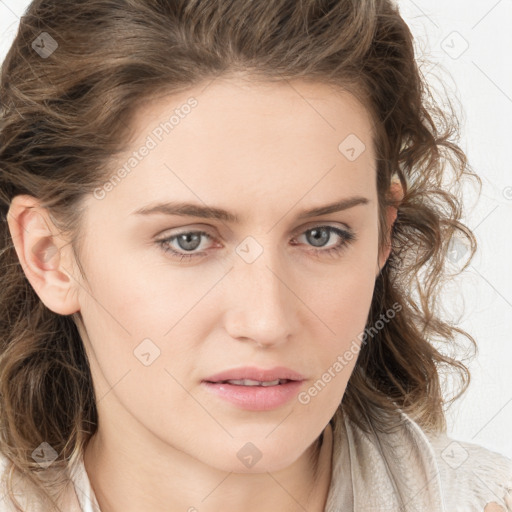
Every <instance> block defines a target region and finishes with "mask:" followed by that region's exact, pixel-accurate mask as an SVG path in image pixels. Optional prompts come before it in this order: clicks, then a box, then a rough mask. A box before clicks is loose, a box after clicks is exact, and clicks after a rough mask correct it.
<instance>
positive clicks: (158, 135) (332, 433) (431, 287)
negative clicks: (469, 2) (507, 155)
mask: <svg viewBox="0 0 512 512" xmlns="http://www.w3.org/2000/svg"><path fill="white" fill-rule="evenodd" d="M0 87H1V95H2V98H3V112H2V121H1V147H0V191H1V195H0V197H1V208H2V214H3V218H4V220H5V222H4V223H3V224H2V229H3V241H4V242H3V247H2V252H1V261H0V267H1V272H2V285H3V286H2V292H1V294H0V304H1V309H2V315H1V320H0V340H1V359H0V391H1V393H0V397H1V404H0V405H1V407H0V410H1V411H2V412H1V416H0V421H1V437H0V439H1V441H0V452H1V453H2V463H3V479H4V480H3V483H4V487H3V489H4V500H3V501H2V502H1V504H0V510H45V511H46V510H66V511H67V510H77V511H80V510H82V511H88V512H90V511H93V510H96V511H98V510H101V512H118V511H123V512H126V511H132V510H133V511H135V510H137V511H140V510H150V511H155V512H159V511H163V510H166V511H169V510H172V511H177V510H184V511H185V510H188V511H201V512H205V511H206V512H208V511H213V510H223V511H235V510H236V511H238V510H244V511H248V512H251V511H259V510H266V511H269V510H270V511H274V510H275V511H280V512H281V511H285V512H286V511H292V510H293V511H295V510H307V511H310V512H319V511H324V510H325V511H335V510H354V511H363V510H364V511H370V510H372V511H377V510H379V511H383V510H393V511H395V510H396V511H398V510H402V511H420V510H425V511H427V510H428V511H447V512H448V511H450V512H451V511H453V510H460V511H468V512H472V511H479V512H480V511H483V510H485V511H486V512H489V510H491V511H493V510H494V511H496V510H500V511H502V510H506V511H512V461H510V460H508V459H507V458H506V457H503V456H501V455H499V454H497V453H493V452H491V451H489V450H487V449H485V448H483V447H480V446H477V445H473V444H470V443H463V442H458V441H455V440H452V439H450V438H449V437H447V435H446V423H445V418H444V406H445V402H448V401H447V400H445V399H444V397H443V395H442V388H441V385H442V380H441V376H442V375H443V372H444V373H446V372H448V371H451V372H453V374H454V375H455V376H459V377H460V379H461V380H460V383H461V385H460V392H459V395H460V394H462V392H463V391H464V390H465V389H466V387H467V384H468V382H469V374H468V371H467V368H466V367H465V366H464V365H463V364H462V362H460V361H458V360H457V359H456V358H452V357H448V356H447V355H446V354H445V353H441V352H440V351H439V350H437V349H436V348H435V347H434V345H433V343H432V342H433V341H434V340H436V341H441V342H444V343H445V344H446V346H447V347H448V348H450V347H451V345H452V344H453V343H454V336H455V333H461V334H463V335H465V336H466V337H467V338H468V339H469V340H470V341H471V342H474V340H473V339H472V338H471V336H470V335H469V334H467V333H465V332H464V331H462V330H460V329H459V328H457V327H454V326H453V325H451V324H449V323H448V322H445V321H443V320H442V318H440V317H439V316H438V314H437V313H436V305H437V303H438V301H439V299H440V287H441V285H442V284H443V281H444V280H446V277H447V276H446V275H447V274H448V273H449V272H448V270H449V271H450V272H451V271H452V270H453V269H452V268H450V269H448V270H447V268H446V267H447V265H446V260H445V256H446V253H447V249H448V245H449V243H450V242H451V241H453V239H454V237H455V236H456V235H457V236H458V235H463V236H464V237H465V238H466V239H467V240H468V243H469V244H470V246H471V251H472V252H471V256H472V255H473V253H474V251H475V247H476V245H475V239H474V236H473V234H472V232H471V231H470V230H469V229H468V228H467V227H466V226H464V224H462V223H461V222H460V217H461V198H460V197H459V196H458V195H457V194H456V193H455V192H454V191H453V190H450V191H449V188H448V187H447V185H446V183H447V182H446V180H447V179H450V178H451V179H452V180H454V181H459V180H462V179H463V178H469V177H474V178H476V179H477V180H478V176H476V175H475V174H474V173H473V172H472V171H471V170H470V168H469V166H468V164H467V161H466V157H465V155H464V153H463V152H462V150H461V149H460V147H459V146H458V145H457V144H455V142H453V141H451V140H450V137H451V135H452V131H453V127H454V123H455V119H454V118H450V117H448V116H447V115H446V114H445V113H444V112H443V111H442V110H441V109H439V108H438V107H437V106H436V105H435V102H431V101H429V99H428V97H427V96H428V88H427V87H426V84H425V83H424V82H423V81H422V80H421V75H420V73H419V71H418V68H417V65H416V62H415V60H414V51H413V41H412V35H411V33H410V31H409V30H408V27H407V25H406V24H405V23H404V21H403V20H402V18H401V17H400V14H399V12H398V10H397V8H396V7H395V6H394V5H393V4H392V3H391V2H389V1H387V0H368V1H364V2H352V1H348V0H338V1H321V0H301V1H296V0H278V1H274V2H262V1H261V2H260V1H254V0H237V1H236V2H235V1H227V0H204V1H201V2H199V1H197V0H175V1H170V0H155V1H152V2H143V1H141V0H87V1H78V2H59V1H56V0H54V1H44V2H43V1H42V0H36V1H35V2H33V3H32V4H31V6H30V8H29V9H28V11H27V13H26V15H25V16H24V17H23V19H22V20H21V25H20V31H19V33H18V34H17V37H16V39H15V41H14V43H13V45H12V47H11V49H10V51H9V53H8V55H7V58H6V60H5V63H4V66H3V69H2V75H1V84H0ZM434 119H437V120H441V123H440V124H439V125H438V124H436V123H435V122H434ZM442 122H444V123H445V125H444V129H443V130H441V124H442ZM448 164H451V166H450V165H448ZM450 168H451V170H452V171H453V175H449V169H450ZM320 235H321V236H320ZM460 263H463V262H460ZM461 266H462V265H461ZM459 395H457V396H459ZM16 501H18V503H19V505H17V506H16V505H15V502H16ZM2 507H3V508H2Z"/></svg>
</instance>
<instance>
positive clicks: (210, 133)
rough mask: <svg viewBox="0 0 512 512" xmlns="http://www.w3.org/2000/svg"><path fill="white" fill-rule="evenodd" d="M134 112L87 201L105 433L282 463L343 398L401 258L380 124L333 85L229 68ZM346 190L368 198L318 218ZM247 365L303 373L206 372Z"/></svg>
mask: <svg viewBox="0 0 512 512" xmlns="http://www.w3.org/2000/svg"><path fill="white" fill-rule="evenodd" d="M173 116H174V117H173ZM135 123H136V124H135V126H136V133H137V137H136V140H135V139H134V140H133V142H132V143H131V146H130V150H129V151H127V152H126V153H124V154H123V155H122V156H120V157H119V158H118V159H117V160H116V162H114V163H113V164H112V167H111V173H110V174H109V178H108V180H109V181H108V182H107V181H106V182H105V185H104V186H103V187H100V188H98V189H96V190H95V192H94V194H92V195H91V196H89V197H87V200H86V201H85V203H84V204H85V206H86V210H85V216H84V225H83V227H84V230H85V237H84V239H83V244H84V245H83V251H82V253H81V256H80V261H81V264H82V266H83V269H84V271H85V274H86V276H87V281H84V280H80V277H79V275H78V274H77V275H76V279H77V280H79V282H80V284H81V286H77V290H78V300H79V304H80V313H81V316H82V319H83V323H84V325H85V330H84V329H81V334H82V336H83V339H84V342H85V346H86V349H87V353H88V356H89V360H90V364H91V371H92V375H93V380H94V385H95V389H96V398H97V401H98V413H99V419H100V431H101V430H102V429H103V431H104V432H107V431H110V432H111V433H112V434H113V433H116V434H117V435H119V436H121V437H122V438H123V439H126V442H131V443H136V444H137V445H138V446H139V447H140V450H141V451H142V450H144V447H146V448H147V446H149V445H151V446H152V447H153V448H157V447H158V450H160V452H161V453H163V451H165V450H166V449H175V450H179V451H180V452H184V453H185V454H187V455H190V456H192V457H194V458H196V459H198V460H200V461H202V462H204V463H207V464H208V465H210V466H214V467H217V468H221V469H223V470H225V471H237V472H244V471H263V470H265V471H274V470H278V469H280V468H283V467H285V466H287V465H289V464H291V463H293V462H294V461H295V460H297V458H298V457H299V456H300V455H301V454H303V453H304V452H305V450H306V449H307V448H308V447H309V446H310V445H311V443H313V441H314V440H315V439H316V438H317V437H318V436H319V434H320V433H321V432H322V430H323V429H324V427H325V426H326V424H327V423H328V421H329V420H330V419H331V417H332V416H333V414H334V413H335V411H336V409H337V407H338V405H339V404H340V401H341V399H342V397H343V394H344V392H345V388H346V385H347V381H348V379H349V376H350V374H351V372H352V370H353V368H354V365H355V362H356V357H355V356H353V357H352V358H351V357H350V353H351V354H353V355H354V354H355V355H357V352H358V349H359V346H360V344H361V341H360V340H361V334H362V332H363V331H364V328H365V322H366V319H367V315H368V312H369V308H370V303H371V299H372V294H373V290H374V283H375V278H376V276H377V274H378V272H379V270H380V268H379V265H383V264H384V262H385V256H387V255H384V259H382V258H381V260H380V261H379V257H378V208H377V206H378V205H377V190H376V178H375V173H376V168H375V162H374V154H373V149H372V146H371V121H370V119H369V117H368V115H367V113H366V111H365V110H364V109H363V107H362V106H361V105H360V104H358V103H357V102H356V100H355V99H354V98H353V97H352V96H350V95H349V94H347V93H341V92H339V91H338V92H337V93H336V92H335V91H334V90H333V89H331V88H329V87H327V86H326V85H320V84H315V85H313V84H306V83H303V82H283V83H280V84H267V85H255V84H248V83H244V82H242V81H240V80H238V79H237V80H235V79H229V80H228V79H225V80H221V79H217V80H215V81H214V82H213V83H211V84H210V85H209V86H207V87H206V88H205V89H204V90H202V89H201V88H199V87H198V88H196V89H191V90H189V91H187V92H186V93H183V94H178V95H174V96H172V97H167V98H165V99H159V100H158V101H154V102H153V103H151V104H149V105H148V106H147V107H145V108H144V109H142V110H140V111H139V113H138V115H137V116H136V118H135ZM349 198H364V200H361V202H358V201H357V200H356V201H354V202H353V204H348V206H349V207H348V208H346V209H344V210H341V209H340V210H339V211H335V210H336V209H335V208H333V209H332V211H330V212H327V213H325V212H324V213H322V212H321V211H319V212H316V214H312V215H311V216H309V215H308V216H306V215H305V212H308V211H309V210H315V209H319V210H322V208H323V207H325V206H327V205H332V204H334V203H338V202H340V201H346V200H347V199H349ZM178 203H180V205H181V204H182V203H189V204H190V205H194V206H183V205H181V206H179V207H178V206H177V205H178ZM207 208H209V209H210V210H207ZM224 211H225V212H226V213H224ZM141 212H145V213H141ZM172 212H174V213H172ZM204 212H209V213H210V215H205V213H204ZM235 217H236V219H237V220H235ZM338 230H339V231H338ZM180 235H182V236H180ZM164 240H166V241H165V242H163V241H164ZM167 249H168V252H167V251H166V250H167ZM173 251H175V253H174V252H173ZM369 342H371V340H370V341H369ZM247 367H249V368H252V369H253V370H255V371H256V372H257V371H258V370H271V372H270V373H269V374H266V375H259V377H260V378H259V379H258V378H255V377H258V373H256V374H251V373H247V371H246V370H244V368H247ZM277 367H279V368H281V369H279V368H278V369H277V370H276V372H275V373H272V371H273V369H275V368H277ZM283 368H287V369H289V370H290V371H292V372H294V373H293V374H288V373H287V371H286V370H283ZM240 369H241V370H240ZM231 370H233V371H235V370H240V371H241V374H229V373H230V371H231ZM221 372H228V375H221V376H218V377H217V378H216V377H215V376H216V375H218V374H219V373H221ZM251 376H252V377H253V380H257V381H261V380H265V381H272V380H274V379H275V378H281V379H286V378H288V379H289V378H292V377H293V378H294V379H295V380H296V381H295V382H291V383H290V382H289V383H287V384H283V383H281V384H278V385H275V383H270V382H269V384H274V385H269V386H262V385H259V386H257V387H256V386H247V385H240V384H241V383H240V382H239V383H238V384H236V383H232V384H229V383H224V384H219V383H217V384H213V383H210V384H208V383H207V382H206V381H212V382H213V381H217V382H218V381H219V380H226V379H229V378H230V377H231V378H232V379H236V380H240V379H243V377H251ZM297 380H298V382H297ZM246 384H250V382H249V383H246ZM253 468H254V469H253Z"/></svg>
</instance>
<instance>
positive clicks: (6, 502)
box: [0, 452, 81, 512]
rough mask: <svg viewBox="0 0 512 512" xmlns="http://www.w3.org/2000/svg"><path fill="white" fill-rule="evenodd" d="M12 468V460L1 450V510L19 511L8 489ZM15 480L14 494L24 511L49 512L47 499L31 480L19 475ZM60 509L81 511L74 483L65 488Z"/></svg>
mask: <svg viewBox="0 0 512 512" xmlns="http://www.w3.org/2000/svg"><path fill="white" fill-rule="evenodd" d="M9 470H10V460H9V459H8V458H7V457H6V456H5V454H4V453H2V452H0V512H19V510H20V509H19V508H16V506H15V504H14V503H13V501H12V500H11V499H10V497H9V493H8V490H7V479H8V476H9ZM12 480H13V494H14V498H15V500H16V501H17V502H18V504H19V506H20V507H21V510H23V511H24V512H48V510H49V508H48V507H47V506H46V505H45V503H46V502H45V501H44V500H43V499H42V498H41V496H40V495H38V494H37V493H36V491H35V490H34V488H33V487H32V486H31V485H30V484H29V482H28V481H27V480H26V479H25V478H23V477H20V476H18V475H15V476H14V478H13V479H12ZM58 510H62V511H64V510H65V511H66V512H80V511H81V509H80V507H79V506H78V502H77V501H76V493H75V490H74V488H73V487H72V485H69V486H67V487H66V488H65V490H64V492H63V494H62V495H61V496H60V498H59V501H58Z"/></svg>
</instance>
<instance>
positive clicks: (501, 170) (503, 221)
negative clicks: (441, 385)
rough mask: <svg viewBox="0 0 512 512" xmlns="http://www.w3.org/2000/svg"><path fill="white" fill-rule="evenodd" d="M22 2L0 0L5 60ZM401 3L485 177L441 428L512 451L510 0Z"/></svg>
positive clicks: (450, 301) (462, 284)
mask: <svg viewBox="0 0 512 512" xmlns="http://www.w3.org/2000/svg"><path fill="white" fill-rule="evenodd" d="M28 4H29V2H28V1H24V0H0V59H2V60H3V57H4V55H5V53H6V52H7V50H8V48H9V46H10V44H11V41H12V39H13V38H14V36H15V33H16V30H17V25H18V21H19V17H20V16H21V15H22V14H23V11H24V9H25V7H26V6H27V5H28ZM398 5H399V7H400V10H401V13H402V16H403V17H404V19H405V20H406V22H407V23H408V25H409V26H410V28H411V31H412V32H413V34H414V36H415V39H416V43H415V44H416V52H417V56H418V58H420V62H422V61H421V59H427V60H424V61H423V62H422V63H421V69H422V72H423V74H424V75H425V76H426V78H427V79H428V81H429V83H431V84H432V85H433V87H435V88H436V89H437V90H439V91H440V93H441V94H443V90H442V87H445V88H446V91H447V94H448V95H449V97H450V99H451V100H452V102H453V101H455V103H454V107H455V108H456V109H457V113H458V115H459V119H460V123H461V140H460V145H461V146H462V148H463V149H464V151H465V152H466V154H467V155H468V157H469V162H470V164H471V166H472V168H473V169H474V170H475V171H476V172H477V173H478V174H479V175H480V176H481V178H482V180H483V189H482V194H481V196H480V199H479V200H478V201H477V200H476V199H477V198H476V196H474V194H472V193H471V191H470V190H468V192H467V194H466V199H465V201H466V208H467V216H466V217H465V219H463V221H464V222H465V223H466V224H467V225H468V226H469V227H470V228H471V229H472V230H473V231H474V232H475V235H476V237H477V240H478V242H479V250H478V252H477V254H476V256H475V258H474V260H473V263H472V264H471V265H470V267H469V268H468V270H467V271H466V272H465V273H464V274H463V275H462V276H461V277H459V279H458V280H457V281H456V286H451V287H450V289H448V290H447V294H446V301H445V307H446V308H447V310H448V311H449V312H450V315H451V316H452V317H453V318H454V319H457V320H460V326H461V327H462V328H463V329H465V330H467V331H469V332H470V334H472V335H473V337H474V338H475V339H476V340H477V342H478V346H479V353H478V355H477V357H476V358H475V360H474V361H473V362H472V363H471V365H470V369H471V372H472V379H471V384H470V387H469V390H468V391H467V392H466V394H465V395H464V396H463V398H461V399H459V400H458V401H457V402H456V403H455V404H454V405H453V406H452V408H451V409H450V410H449V411H448V430H449V432H450V434H451V436H452V437H453V438H455V439H461V440H465V441H471V442H474V443H477V444H480V445H483V446H486V447H487V448H490V449H493V450H495V451H499V452H501V453H503V454H505V455H508V456H509V457H512V339H511V337H510V332H511V330H512V272H511V270H510V267H511V262H510V254H511V250H512V242H511V235H512V169H511V163H510V160H509V155H510V154H509V150H510V148H511V146H512V130H511V128H510V120H511V119H512V58H511V56H510V50H511V49H512V30H510V25H511V24H512V1H511V0H499V1H498V0H478V1H476V0H472V1H468V0H450V1H449V2H447V1H446V0H414V1H413V0H399V2H398ZM466 47H467V48H466ZM508 187H510V188H508ZM507 192H508V193H507ZM461 308H463V309H461Z"/></svg>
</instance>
